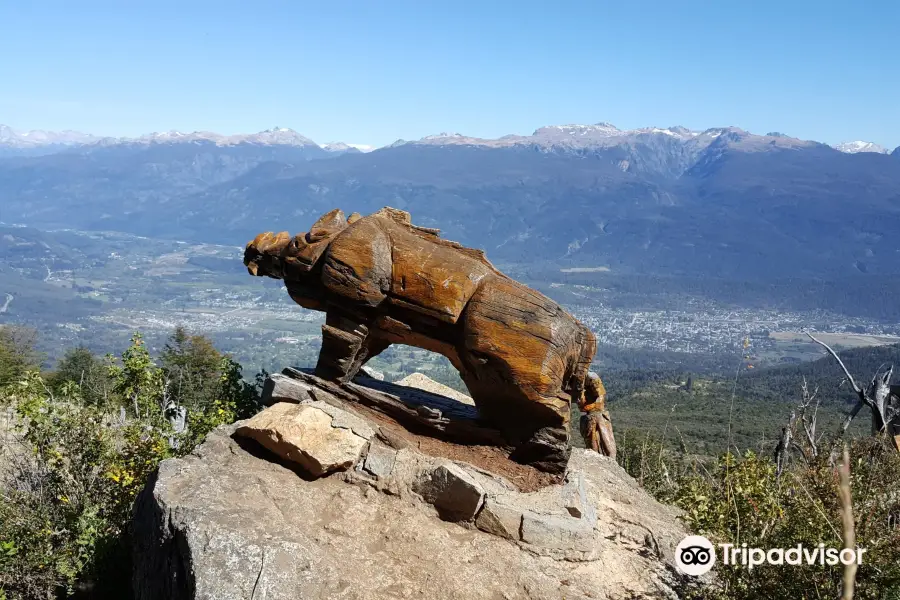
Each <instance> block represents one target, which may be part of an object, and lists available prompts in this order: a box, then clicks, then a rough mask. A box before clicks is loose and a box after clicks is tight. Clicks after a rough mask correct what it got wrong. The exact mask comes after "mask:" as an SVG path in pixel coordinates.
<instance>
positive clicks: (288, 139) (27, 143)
mask: <svg viewBox="0 0 900 600" xmlns="http://www.w3.org/2000/svg"><path fill="white" fill-rule="evenodd" d="M723 131H740V130H739V129H737V128H734V127H727V128H713V129H707V130H705V131H692V130H690V129H688V128H686V127H681V126H675V127H667V128H664V129H662V128H659V127H644V128H641V129H630V130H621V129H619V128H617V127H616V126H614V125H611V124H609V123H597V124H595V125H553V126H549V127H541V128H539V129H537V130H536V131H535V132H534V133H533V134H532V135H530V136H522V135H506V136H503V137H501V138H499V139H496V140H490V139H483V138H474V137H469V136H465V135H462V134H460V133H439V134H436V135H429V136H426V137H424V138H422V139H420V140H417V141H415V142H407V141H405V140H397V141H396V142H394V144H392V145H394V146H396V145H402V144H406V143H422V144H425V143H430V144H457V145H480V146H489V147H503V146H515V145H529V144H535V145H539V146H544V147H559V146H569V147H572V148H589V147H596V146H610V145H614V144H617V143H620V142H621V141H622V140H623V139H626V138H632V137H634V136H640V135H645V134H663V135H668V136H671V137H673V138H677V139H680V140H691V139H696V140H698V141H699V145H703V143H704V141H706V142H708V141H709V140H711V139H714V138H715V137H717V136H718V135H720V134H721V133H722V132H723ZM766 136H767V137H781V138H786V139H792V138H788V136H785V135H783V134H780V133H768V134H766ZM796 141H799V140H796ZM190 142H212V143H215V144H216V145H219V146H234V145H238V144H256V145H286V146H305V147H313V146H318V147H320V148H322V149H323V150H325V151H326V152H330V153H337V154H343V153H348V152H350V153H354V152H370V151H372V150H375V149H376V148H375V147H374V146H370V145H366V144H348V143H345V142H329V143H327V144H321V145H320V144H317V143H316V142H314V141H312V140H311V139H309V138H308V137H305V136H303V135H301V134H299V133H297V132H296V131H294V130H293V129H289V128H286V127H273V128H272V129H267V130H265V131H260V132H259V133H250V134H236V135H222V134H218V133H213V132H209V131H194V132H192V133H183V132H180V131H165V132H154V133H148V134H146V135H142V136H139V137H133V138H129V137H108V136H106V137H103V136H96V135H92V134H88V133H81V132H78V131H70V130H66V131H60V132H54V131H44V130H31V131H18V130H15V129H13V128H12V127H9V126H8V125H2V124H0V151H3V152H5V155H6V156H10V155H14V154H16V153H17V152H19V153H32V154H33V153H34V152H35V151H40V153H44V154H46V153H51V152H54V151H59V150H62V149H67V148H77V147H84V146H92V145H102V146H110V145H134V144H171V143H190ZM810 143H812V142H810ZM833 147H834V148H835V149H837V150H840V151H841V152H846V153H848V154H856V153H858V152H875V153H878V154H888V153H889V152H890V151H889V150H888V149H887V148H885V147H883V146H879V145H878V144H875V143H873V142H864V141H854V142H844V143H841V144H837V145H835V146H833ZM897 150H900V147H898V148H897Z"/></svg>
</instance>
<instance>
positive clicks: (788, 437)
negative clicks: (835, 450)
mask: <svg viewBox="0 0 900 600" xmlns="http://www.w3.org/2000/svg"><path fill="white" fill-rule="evenodd" d="M820 401H821V399H820V397H819V388H816V389H815V390H813V391H812V392H810V391H809V383H808V382H807V381H806V377H804V378H803V384H802V385H801V386H800V403H799V404H798V405H797V408H796V409H794V410H793V411H791V416H790V419H788V424H787V426H786V427H782V428H781V439H780V440H779V442H778V446H777V447H776V448H775V464H776V468H777V471H776V474H777V477H779V478H780V477H781V473H782V471H783V470H784V467H785V465H786V464H787V461H788V457H789V452H790V450H791V449H794V450H797V451H798V452H799V453H800V455H801V456H802V457H803V460H804V461H805V462H806V464H807V465H811V464H812V463H813V461H814V460H815V459H816V457H818V456H819V442H820V441H821V440H822V435H823V434H820V433H817V432H816V421H817V419H818V416H819V403H820ZM798 429H801V430H802V431H798ZM801 433H802V436H801V435H800V434H801Z"/></svg>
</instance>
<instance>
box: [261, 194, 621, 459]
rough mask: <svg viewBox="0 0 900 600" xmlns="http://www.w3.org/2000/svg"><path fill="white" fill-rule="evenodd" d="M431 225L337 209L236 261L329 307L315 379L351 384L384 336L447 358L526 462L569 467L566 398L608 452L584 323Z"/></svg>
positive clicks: (312, 303) (308, 301)
mask: <svg viewBox="0 0 900 600" xmlns="http://www.w3.org/2000/svg"><path fill="white" fill-rule="evenodd" d="M438 234H439V232H438V230H437V229H431V228H424V227H417V226H415V225H413V224H412V220H411V218H410V215H409V213H406V212H404V211H401V210H397V209H393V208H389V207H386V208H384V209H382V210H380V211H378V212H376V213H374V214H372V215H369V216H366V217H361V216H359V215H357V214H354V215H351V218H350V219H346V218H345V217H344V214H343V212H341V211H340V210H337V209H335V210H333V211H331V212H329V213H327V214H326V215H323V216H322V217H321V218H320V219H319V220H318V221H317V222H316V223H315V224H314V225H313V226H312V227H311V228H310V231H309V232H307V233H303V234H299V235H296V236H294V237H291V236H290V235H289V234H287V233H286V232H282V233H279V234H277V235H276V234H272V233H263V234H260V235H259V236H257V237H256V238H255V239H254V240H253V241H252V242H250V243H249V244H248V245H247V249H246V251H245V254H244V264H245V265H246V266H247V269H248V271H249V272H250V273H251V274H253V275H258V276H268V277H274V278H276V279H283V280H284V281H285V285H286V287H287V289H288V292H289V294H290V296H291V298H292V299H294V301H295V302H297V303H298V304H300V305H301V306H304V307H306V308H312V309H315V310H323V311H325V312H326V314H327V318H326V325H325V326H324V327H323V332H322V335H323V344H322V350H321V352H320V355H319V362H318V364H317V365H316V374H317V375H319V376H320V377H322V378H325V379H327V380H331V381H335V382H340V383H344V384H347V383H348V382H349V381H350V380H351V379H352V378H353V377H354V376H355V375H356V373H357V371H358V370H359V368H360V367H361V366H362V365H363V364H365V362H366V361H367V360H369V359H371V358H372V357H373V356H376V355H377V354H378V353H380V352H382V351H383V350H384V349H385V348H387V347H388V346H389V345H390V344H395V343H399V344H408V345H411V346H417V347H420V348H424V349H426V350H430V351H433V352H437V353H440V354H443V355H444V356H446V357H447V358H448V359H449V360H450V361H451V363H452V364H453V365H454V367H456V369H457V370H459V372H460V375H461V377H462V379H463V381H465V383H466V386H467V387H468V388H469V392H470V394H471V396H472V398H473V399H474V401H475V404H476V406H477V407H478V410H479V413H480V414H481V416H482V418H483V419H484V420H485V421H487V422H489V423H492V424H493V425H494V426H495V427H497V429H498V430H500V431H501V432H503V435H504V436H505V439H506V440H507V441H508V442H510V443H511V444H513V445H515V446H516V447H517V453H514V455H517V456H518V457H519V458H520V459H521V460H522V461H523V462H528V463H530V464H534V465H536V466H538V467H540V468H542V469H545V470H548V471H555V472H558V471H561V470H562V469H564V468H565V464H566V461H567V459H568V455H569V446H570V440H569V414H570V413H569V408H570V405H571V403H572V402H575V403H576V404H577V405H578V406H579V407H580V408H582V409H583V410H586V411H588V412H592V413H596V414H595V415H593V417H594V418H592V419H590V426H589V427H588V429H589V433H590V435H591V441H593V443H592V444H591V445H592V446H593V447H594V448H595V449H596V450H598V451H600V452H604V453H607V454H614V452H615V442H614V440H613V438H612V427H611V424H610V423H609V416H608V413H606V412H605V404H604V401H605V393H606V392H605V390H604V389H603V384H602V382H601V381H600V380H599V378H596V380H594V379H592V378H589V377H588V369H589V367H590V364H591V361H592V360H593V357H594V354H595V352H596V348H597V342H596V339H595V337H594V335H593V334H592V333H591V331H590V330H589V329H588V328H587V327H585V326H584V325H583V324H582V323H580V322H579V321H578V320H577V319H575V318H574V317H573V316H572V315H570V314H569V313H567V312H566V311H565V310H563V308H562V307H560V306H559V305H558V304H556V303H555V302H553V301H552V300H551V299H549V298H547V297H546V296H544V295H543V294H540V293H539V292H537V291H535V290H532V289H530V288H528V287H526V286H524V285H522V284H521V283H518V282H516V281H514V280H513V279H511V278H509V277H508V276H506V275H504V274H503V273H501V272H500V271H499V270H497V269H496V268H495V267H494V266H493V265H492V264H491V263H490V261H488V260H487V258H486V257H485V256H484V253H483V252H481V251H480V250H474V249H471V248H465V247H463V246H460V245H459V244H457V243H456V242H451V241H448V240H443V239H441V238H440V236H439V235H438ZM357 396H360V394H359V393H357Z"/></svg>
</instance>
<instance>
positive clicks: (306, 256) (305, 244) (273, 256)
mask: <svg viewBox="0 0 900 600" xmlns="http://www.w3.org/2000/svg"><path fill="white" fill-rule="evenodd" d="M354 217H357V218H358V215H356V214H355V213H354V214H353V215H350V220H349V223H352V222H353V221H355V220H356V219H355V218H354ZM347 225H348V219H346V218H345V217H344V213H343V211H341V210H340V209H337V208H336V209H334V210H332V211H330V212H328V213H325V214H324V215H322V216H321V217H320V218H319V220H318V221H316V222H315V223H313V226H312V227H310V229H309V231H308V232H306V233H301V234H298V235H296V236H294V237H293V238H292V237H291V236H290V234H288V232H286V231H282V232H281V233H278V234H275V233H272V232H271V231H268V232H266V233H261V234H259V235H258V236H256V238H254V239H253V241H252V242H250V243H249V244H247V247H246V249H245V250H244V264H245V265H246V266H247V271H249V272H250V274H251V275H256V276H259V277H272V278H273V279H287V280H291V279H295V280H298V279H301V278H302V277H303V275H305V274H306V273H309V272H310V271H312V270H313V268H314V267H315V266H316V263H317V262H318V261H319V259H320V258H321V257H322V255H323V254H324V253H325V250H326V249H328V244H330V243H331V240H332V239H333V238H334V236H335V235H336V234H338V233H340V232H341V231H343V230H344V229H346V228H347Z"/></svg>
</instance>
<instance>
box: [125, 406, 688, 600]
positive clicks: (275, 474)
mask: <svg viewBox="0 0 900 600" xmlns="http://www.w3.org/2000/svg"><path fill="white" fill-rule="evenodd" d="M310 422H314V423H316V425H315V427H314V428H312V429H310V430H308V431H307V430H304V429H303V427H306V425H307V424H308V423H310ZM301 425H302V426H301ZM326 426H327V427H328V428H330V429H331V430H332V431H331V432H329V431H326V430H325V427H326ZM333 432H339V433H338V435H339V436H344V437H334V436H333ZM346 436H355V437H356V438H358V439H359V440H361V441H362V442H361V443H362V449H361V451H360V452H359V454H358V456H355V457H352V455H354V454H355V452H356V451H355V450H352V449H351V450H350V451H349V452H346V453H344V454H343V456H344V457H350V458H342V459H340V460H336V461H335V460H333V459H329V460H325V461H323V460H319V459H317V460H316V461H311V460H310V459H309V458H308V457H307V456H306V455H309V456H313V455H316V453H320V454H319V455H321V453H323V452H324V453H325V454H327V452H328V451H327V448H326V447H327V446H329V445H338V446H341V447H346V443H345V442H346V439H347V438H346ZM256 440H259V441H256ZM272 440H276V442H277V443H274V442H272ZM323 445H324V446H326V447H323ZM419 446H421V444H415V443H408V442H406V441H404V440H403V439H401V436H398V435H396V433H395V432H394V433H392V432H391V431H390V430H389V429H387V428H386V423H382V424H380V425H379V424H378V422H377V419H376V420H373V419H372V418H370V416H368V415H366V413H364V412H357V411H354V410H353V409H352V408H351V407H347V406H345V407H343V408H340V407H338V406H335V405H334V404H331V403H327V402H322V401H321V400H313V399H312V398H309V399H306V400H304V401H302V402H300V403H278V404H275V405H274V406H272V407H270V408H268V409H266V410H265V411H263V412H262V413H260V414H259V415H257V416H256V417H254V418H253V419H250V420H247V421H242V422H239V423H236V424H235V425H232V426H228V427H221V428H219V429H217V430H216V431H214V432H213V433H212V434H210V436H209V437H208V439H207V441H206V442H205V443H204V444H203V445H202V446H200V447H199V448H198V450H197V451H196V452H195V453H194V454H193V455H191V456H188V457H185V458H182V459H170V460H166V461H164V462H163V463H162V464H161V465H160V468H159V471H158V474H157V475H156V476H155V477H154V478H153V480H152V481H151V482H150V483H148V485H147V487H146V489H145V490H144V491H143V492H142V494H141V495H140V497H139V499H138V502H137V504H136V512H135V521H134V540H135V548H134V552H135V554H134V555H135V556H136V557H138V559H137V560H136V561H135V573H134V592H135V595H136V597H137V598H138V599H139V600H162V599H174V600H187V599H216V600H227V599H231V598H234V599H238V598H240V599H247V598H249V599H262V598H266V599H267V600H276V599H281V598H284V599H288V598H290V599H302V598H359V599H363V598H365V599H370V598H371V599H378V598H406V597H417V598H423V597H424V598H435V599H441V598H447V599H456V598H459V599H466V600H468V599H478V598H485V599H494V598H547V599H550V598H570V599H571V598H634V597H672V595H673V584H674V583H673V582H674V575H673V571H672V568H671V566H670V565H671V564H672V559H673V557H672V552H673V549H674V547H675V546H676V544H677V543H678V541H680V539H681V538H682V537H683V536H684V535H685V532H684V530H683V529H682V528H681V526H680V525H679V524H678V523H677V511H676V510H675V509H673V508H671V507H667V506H664V505H661V504H659V503H657V502H656V501H655V500H653V499H652V498H650V497H649V496H648V495H647V494H646V493H645V492H644V491H643V490H641V489H640V487H639V486H638V485H637V484H636V483H635V482H634V480H632V479H631V478H630V477H628V475H627V474H625V473H624V471H623V470H622V469H621V468H620V467H619V466H618V465H616V463H615V462H614V461H612V460H610V459H608V458H606V457H603V456H601V455H599V454H597V453H595V452H592V451H588V450H581V449H576V450H573V453H572V457H571V459H570V461H569V464H568V466H567V469H566V472H565V477H564V479H562V480H561V481H560V482H559V483H558V484H553V485H546V486H543V487H540V488H539V489H535V490H534V491H530V492H523V491H520V489H518V488H517V486H516V485H514V484H513V483H511V481H510V480H508V479H506V478H505V477H502V476H500V475H498V474H496V473H495V472H493V471H492V470H489V469H485V468H483V467H479V466H475V465H473V464H470V463H467V462H462V461H459V460H453V459H451V458H448V457H445V456H439V455H428V454H425V453H423V452H421V451H420V450H419V448H418V447H419ZM355 447H356V446H353V448H355ZM267 448H271V450H269V449H267ZM273 451H274V452H273ZM332 452H333V450H332ZM338 454H340V453H338ZM298 457H300V458H299V460H298ZM329 461H332V462H329ZM348 461H349V463H350V464H347V463H348ZM326 464H330V465H334V464H338V465H339V467H337V468H336V469H335V468H326ZM339 469H344V470H339ZM317 474H318V475H317Z"/></svg>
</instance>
